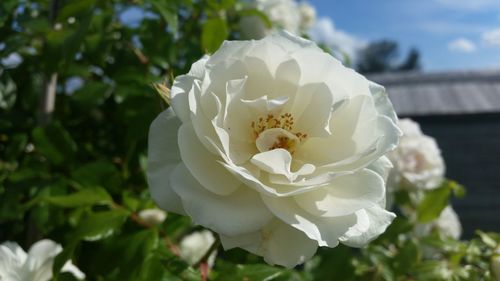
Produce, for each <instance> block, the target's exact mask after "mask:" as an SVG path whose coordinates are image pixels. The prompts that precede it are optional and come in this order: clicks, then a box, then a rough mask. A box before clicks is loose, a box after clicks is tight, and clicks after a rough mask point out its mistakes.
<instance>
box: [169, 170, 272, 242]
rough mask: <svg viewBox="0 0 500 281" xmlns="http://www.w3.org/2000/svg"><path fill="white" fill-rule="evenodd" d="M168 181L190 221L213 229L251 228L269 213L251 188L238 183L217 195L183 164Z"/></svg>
mask: <svg viewBox="0 0 500 281" xmlns="http://www.w3.org/2000/svg"><path fill="white" fill-rule="evenodd" d="M170 183H171V185H172V188H173V189H174V191H175V192H177V194H178V195H179V196H180V197H181V199H182V204H183V205H184V209H185V210H186V212H187V213H188V214H189V216H191V217H192V218H193V221H194V222H195V223H197V224H201V225H203V226H205V227H207V228H210V229H212V230H213V231H215V232H217V233H222V234H224V235H229V236H234V235H240V234H243V233H248V232H253V231H256V230H258V229H260V228H261V227H262V226H264V225H265V224H266V223H267V222H268V221H269V220H270V219H271V218H272V217H273V215H272V214H271V212H269V210H268V209H267V208H266V206H265V205H264V204H263V202H262V200H261V199H260V197H259V196H258V194H257V193H256V192H255V191H253V190H251V189H249V188H247V187H245V186H241V187H240V188H238V189H237V190H236V191H235V192H233V193H231V194H230V195H227V196H219V195H217V194H214V193H212V192H210V191H208V190H207V189H205V188H204V187H203V186H201V185H200V184H199V183H198V181H197V180H196V179H195V178H194V177H193V176H191V174H190V172H189V171H188V169H187V168H186V166H184V165H183V164H179V165H178V166H177V167H176V168H175V169H174V171H173V173H172V176H171V179H170Z"/></svg>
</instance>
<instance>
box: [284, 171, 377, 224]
mask: <svg viewBox="0 0 500 281" xmlns="http://www.w3.org/2000/svg"><path fill="white" fill-rule="evenodd" d="M384 196H385V183H384V181H383V179H382V178H381V177H380V176H379V175H378V174H377V173H375V172H373V171H371V170H368V169H364V170H360V171H358V172H356V173H354V174H351V175H345V176H340V177H338V178H336V179H335V180H333V181H332V182H331V183H330V184H328V185H325V186H323V187H321V188H319V189H317V190H314V191H310V192H306V193H303V194H300V195H297V196H295V197H294V199H295V201H296V202H297V203H298V204H299V206H300V207H302V208H303V209H304V210H306V211H308V212H309V213H311V214H312V215H314V216H320V217H337V216H345V215H349V214H352V213H354V212H356V211H358V210H360V209H364V208H371V207H373V206H375V205H376V204H377V202H379V201H380V200H382V198H384Z"/></svg>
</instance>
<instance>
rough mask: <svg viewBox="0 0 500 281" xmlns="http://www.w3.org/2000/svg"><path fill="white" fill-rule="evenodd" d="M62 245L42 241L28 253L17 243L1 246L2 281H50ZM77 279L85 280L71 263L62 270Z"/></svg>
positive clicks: (0, 277)
mask: <svg viewBox="0 0 500 281" xmlns="http://www.w3.org/2000/svg"><path fill="white" fill-rule="evenodd" d="M62 250H63V249H62V247H61V245H59V244H57V243H55V242H54V241H52V240H48V239H45V240H40V241H38V242H36V243H35V244H33V246H31V248H30V249H29V251H28V253H26V252H25V251H24V250H23V249H22V248H21V247H20V246H19V245H18V244H17V243H15V242H4V243H2V244H1V245H0V280H1V281H48V280H50V279H51V278H52V276H53V273H52V266H53V264H54V258H55V257H56V256H57V255H58V254H59V253H61V252H62ZM61 271H62V272H69V273H71V274H73V275H74V276H75V277H76V278H77V279H84V278H85V274H84V273H83V272H81V271H80V270H79V269H78V268H77V267H76V266H75V265H73V264H72V263H71V261H67V262H66V263H65V264H64V266H63V267H62V269H61Z"/></svg>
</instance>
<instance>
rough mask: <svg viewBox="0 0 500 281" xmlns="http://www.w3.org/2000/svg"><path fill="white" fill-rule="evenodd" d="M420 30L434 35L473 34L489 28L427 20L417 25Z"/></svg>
mask: <svg viewBox="0 0 500 281" xmlns="http://www.w3.org/2000/svg"><path fill="white" fill-rule="evenodd" d="M417 27H418V28H419V29H421V30H424V31H427V32H431V33H435V34H465V33H467V34H474V35H476V34H477V33H480V32H483V31H485V30H487V29H488V28H490V26H486V25H482V24H476V23H470V22H467V23H465V22H457V21H442V20H427V21H423V22H420V23H418V24H417Z"/></svg>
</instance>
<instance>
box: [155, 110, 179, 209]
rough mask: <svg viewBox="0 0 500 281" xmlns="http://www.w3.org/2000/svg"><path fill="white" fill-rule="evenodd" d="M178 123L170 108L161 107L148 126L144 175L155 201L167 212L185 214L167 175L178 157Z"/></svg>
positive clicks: (177, 161) (177, 160)
mask: <svg viewBox="0 0 500 281" xmlns="http://www.w3.org/2000/svg"><path fill="white" fill-rule="evenodd" d="M180 125H181V122H180V120H179V119H178V118H177V117H176V116H175V114H174V112H173V111H172V109H171V108H169V109H167V110H165V111H163V112H162V113H161V114H160V115H158V117H156V119H155V120H154V121H153V123H152V124H151V127H150V129H149V144H148V168H147V178H148V183H149V190H150V191H151V195H152V198H153V200H154V201H155V202H156V204H157V205H158V206H159V207H160V208H162V209H164V210H166V211H169V212H174V213H178V214H185V212H184V210H183V208H182V205H181V204H180V198H179V197H178V196H177V195H176V194H175V192H173V190H172V188H171V186H170V184H169V178H170V173H171V172H172V170H173V168H175V166H176V165H177V164H178V163H179V162H180V161H181V157H180V154H179V149H178V145H177V131H178V129H179V126H180Z"/></svg>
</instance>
